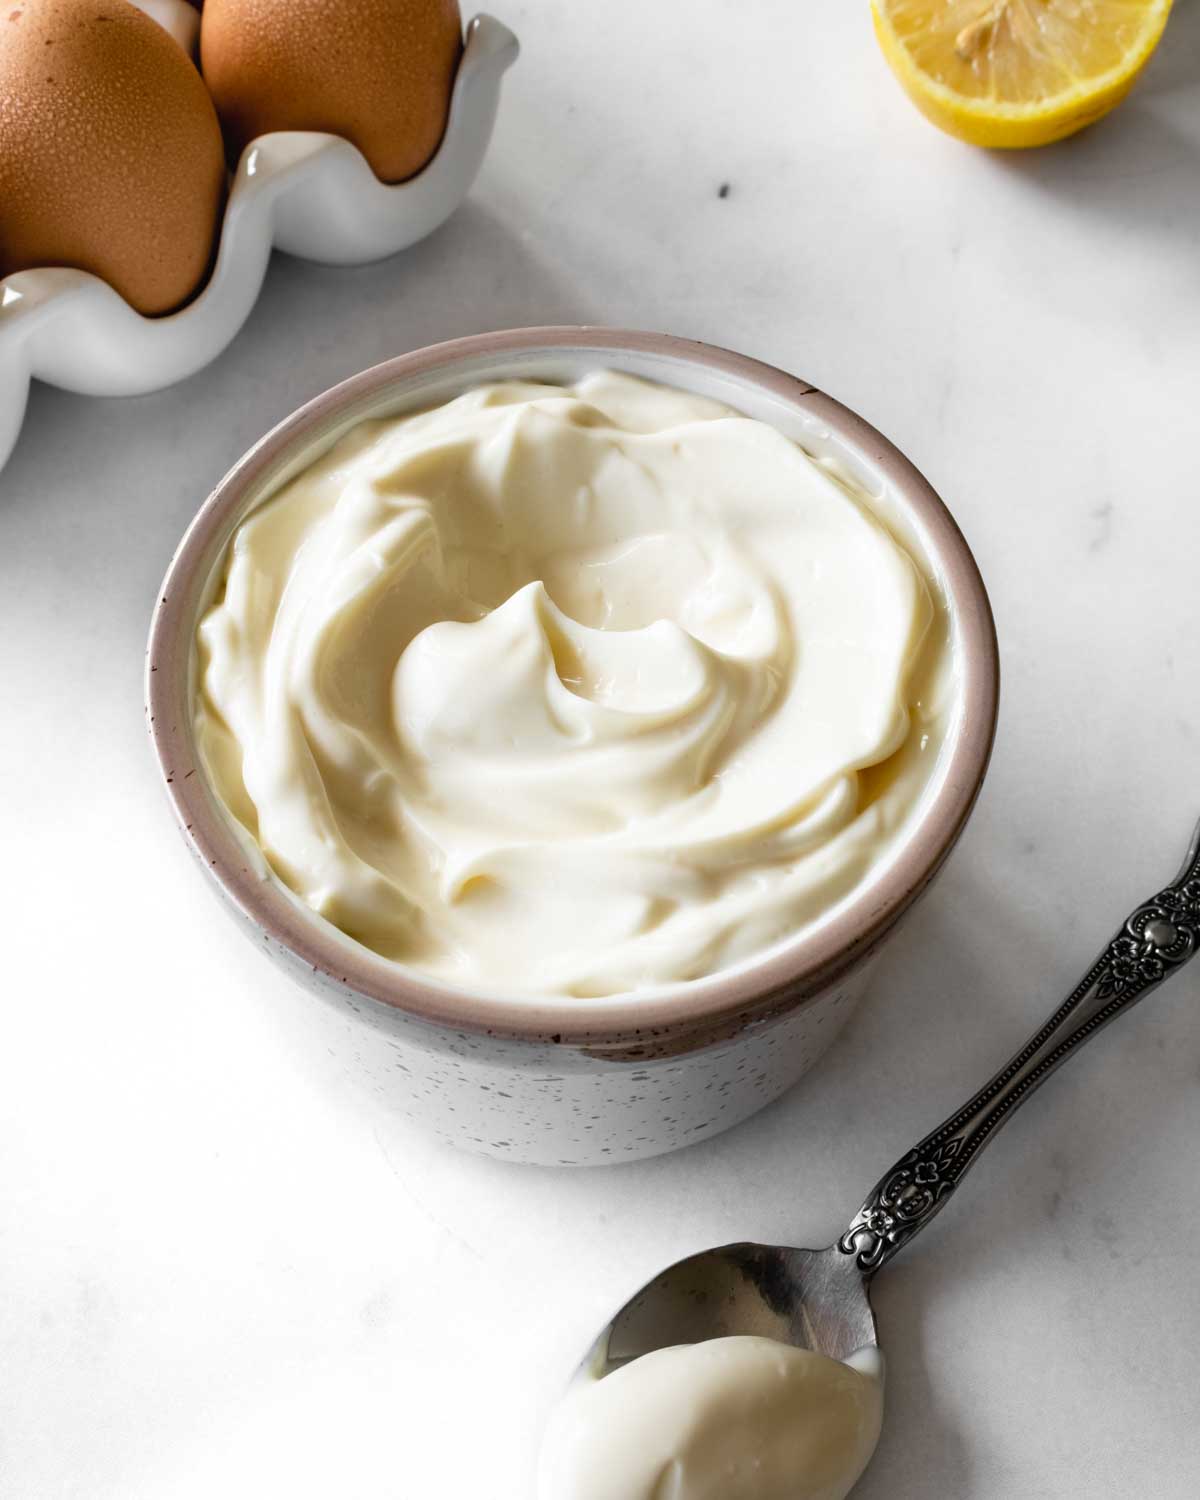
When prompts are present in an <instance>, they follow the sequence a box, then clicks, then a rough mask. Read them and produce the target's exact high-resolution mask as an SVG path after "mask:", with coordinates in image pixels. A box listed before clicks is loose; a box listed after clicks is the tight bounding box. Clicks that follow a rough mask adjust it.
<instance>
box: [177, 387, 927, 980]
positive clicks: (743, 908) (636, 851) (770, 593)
mask: <svg viewBox="0 0 1200 1500" xmlns="http://www.w3.org/2000/svg"><path fill="white" fill-rule="evenodd" d="M949 642H950V629H949V622H948V620H947V618H946V614H945V610H944V606H943V604H942V602H941V600H940V597H939V595H938V594H937V591H936V590H935V589H934V588H932V586H931V584H930V581H929V580H928V578H927V577H926V576H925V575H924V573H923V572H922V570H921V568H920V567H918V566H917V565H916V564H915V563H914V561H913V558H912V557H911V556H910V555H909V552H908V551H906V549H905V548H904V547H902V546H901V545H900V543H899V542H898V541H897V540H896V539H895V537H894V536H893V535H892V534H891V533H890V532H889V531H888V530H887V529H886V527H885V526H884V525H883V524H882V522H881V521H880V520H879V518H878V517H877V516H876V515H875V514H874V513H873V512H872V510H871V508H870V505H869V503H868V501H867V499H866V497H865V496H863V495H861V494H858V493H857V492H854V491H853V490H852V489H851V487H850V486H849V485H848V484H847V483H845V482H844V481H842V480H839V478H838V477H837V476H835V475H834V474H832V473H831V472H829V471H828V470H827V469H826V468H824V467H822V466H821V465H819V464H817V463H816V462H814V461H813V460H812V459H810V458H809V457H808V456H807V455H806V454H805V453H804V452H803V451H802V450H801V449H800V448H799V447H798V446H797V445H796V444H795V443H793V442H791V441H790V440H789V439H787V438H785V437H783V436H782V435H781V434H780V433H779V432H777V431H776V430H775V429H773V428H772V427H769V426H767V425H765V424H764V423H761V422H757V421H752V420H749V419H747V418H745V417H741V416H739V415H737V414H736V413H734V412H732V411H730V410H729V409H727V408H725V407H723V406H720V405H718V404H716V403H714V402H712V401H708V400H704V399H702V398H699V397H696V396H693V395H689V394H686V393H683V392H679V391H674V390H668V389H665V388H662V387H658V386H653V385H649V384H646V383H644V382H642V381H638V380H634V379H632V378H629V377H626V376H622V375H617V374H612V373H598V374H596V375H593V376H590V377H588V378H587V379H585V380H582V381H580V382H579V383H578V384H577V385H576V386H573V387H569V388H560V387H552V386H544V385H530V384H524V383H518V382H510V383H504V384H498V385H489V386H483V387H481V388H479V389H476V390H473V391H471V392H469V393H468V394H466V395H464V396H462V397H460V398H459V399H457V400H455V401H452V402H450V403H448V404H447V405H445V406H442V407H439V408H437V409H436V410H433V411H429V412H426V413H422V414H419V415H415V416H406V417H398V418H392V419H386V420H379V421H371V422H365V423H362V424H361V425H359V426H358V427H356V428H355V429H354V430H353V431H352V432H350V433H349V434H348V435H347V436H345V437H344V438H343V439H342V440H341V441H340V442H338V443H337V445H336V446H335V447H334V448H333V449H332V450H331V451H330V452H329V453H327V454H326V455H325V456H324V457H322V458H321V459H320V460H319V461H318V462H316V463H315V464H314V465H313V466H312V467H311V468H310V469H308V470H307V471H306V472H305V473H303V474H301V475H300V476H299V477H297V478H295V479H293V480H292V481H291V482H290V483H289V484H288V485H287V486H286V487H285V488H284V489H283V490H282V491H281V492H280V493H279V494H277V495H276V496H275V497H273V498H272V499H270V500H269V501H268V502H267V503H265V504H264V505H262V506H261V507H260V508H259V509H258V510H257V511H256V512H255V513H254V514H252V515H251V516H250V517H249V518H248V519H247V520H246V521H245V522H244V523H243V524H242V526H241V527H240V528H239V530H238V532H237V534H236V536H235V538H234V541H233V543H232V545H231V548H230V552H229V555H228V559H227V563H226V568H225V573H224V577H223V581H222V582H221V584H220V586H219V589H218V592H217V597H216V600H215V602H214V604H213V607H212V609H211V610H210V612H209V613H208V614H207V616H206V618H205V619H204V620H203V622H202V624H201V627H200V631H199V645H200V663H201V673H200V691H199V694H198V700H197V704H196V727H197V733H198V739H199V743H200V746H201V751H202V756H203V760H204V763H205V765H206V767H207V769H208V772H209V775H210V776H211V778H212V781H213V783H214V785H215V787H216V789H217V791H218V793H219V795H220V797H221V799H222V800H223V802H224V804H225V806H226V807H227V809H228V810H229V812H230V813H231V814H232V816H233V817H234V818H235V819H236V820H237V821H238V822H240V823H241V824H242V825H243V826H244V828H245V829H246V830H247V831H248V832H249V834H250V835H251V836H252V837H253V838H254V839H255V840H256V841H257V843H258V844H259V846H260V847H261V849H262V850H263V852H264V853H265V855H266V858H267V860H268V861H269V863H270V865H271V867H272V869H273V870H274V871H275V873H276V875H277V876H278V877H279V878H280V879H281V880H282V881H283V882H285V883H286V885H288V886H289V887H290V888H291V889H292V891H294V892H295V893H296V894H297V895H298V896H299V897H300V898H301V899H302V900H303V901H304V902H306V903H307V904H308V905H309V906H310V907H311V908H312V909H313V910H314V911H316V912H319V913H321V914H322V915H323V916H324V917H326V918H328V920H329V921H331V922H333V923H335V924H336V925H337V926H338V927H340V928H342V929H343V930H344V931H345V932H346V933H348V934H350V935H351V936H352V937H354V938H357V939H358V940H359V941H361V942H362V943H364V944H366V945H367V946H369V947H370V948H373V949H374V950H376V951H377V952H378V953H380V954H383V955H384V956H386V957H388V958H390V959H394V960H396V961H397V962H399V963H401V964H404V965H411V966H412V967H414V968H416V969H419V970H423V971H425V972H426V973H428V974H431V975H434V976H437V977H438V978H440V979H442V980H444V981H447V982H451V983H455V984H460V985H463V986H466V987H469V988H486V989H489V990H508V991H522V992H526V993H531V994H539V993H540V994H560V995H606V994H613V993H619V992H623V991H628V990H634V989H638V988H643V987H647V986H652V985H655V984H659V983H664V982H669V981H674V980H681V979H690V978H695V977H698V976H701V975H705V974H708V973H711V972H713V971H716V970H719V969H722V968H725V967H727V966H729V965H731V964H733V963H736V962H738V961H739V960H740V959H742V958H745V957H746V956H748V955H751V954H754V953H757V952H759V951H760V950H762V949H764V948H766V947H768V946H769V945H771V944H773V943H775V942H777V941H779V940H780V939H782V938H784V937H786V936H788V935H790V934H792V933H794V932H796V931H797V930H798V929H801V928H803V927H804V926H805V925H806V924H808V923H811V922H813V921H814V920H816V919H818V918H820V917H821V916H822V915H824V914H825V913H827V912H828V911H829V910H830V908H831V907H832V906H834V905H835V904H836V903H837V902H838V900H839V899H841V898H842V897H843V896H845V895H846V894H847V893H848V892H849V891H850V890H852V889H853V888H854V887H855V886H856V885H857V884H858V883H859V882H860V881H861V880H862V879H863V878H864V877H865V876H867V875H868V874H869V873H870V872H871V871H872V870H873V869H874V868H876V867H877V866H878V864H879V863H880V862H881V861H882V860H883V859H884V858H886V856H887V854H888V853H889V851H890V850H891V849H892V848H893V847H894V844H895V841H896V840H897V838H898V837H899V836H900V834H901V833H902V831H903V829H904V827H905V826H906V822H907V821H908V819H909V817H910V815H911V814H912V812H913V809H914V807H915V805H916V803H917V802H918V800H919V799H920V796H921V793H922V792H923V790H924V789H925V787H926V785H927V784H928V781H929V778H930V775H931V771H932V767H933V764H934V761H935V759H936V755H937V752H938V749H939V747H940V745H941V742H942V740H943V738H944V735H945V732H946V728H947V723H948V717H949V705H950V702H951V699H952V696H953V694H952V692H951V688H950V684H951V678H952V672H951V671H950V645H949Z"/></svg>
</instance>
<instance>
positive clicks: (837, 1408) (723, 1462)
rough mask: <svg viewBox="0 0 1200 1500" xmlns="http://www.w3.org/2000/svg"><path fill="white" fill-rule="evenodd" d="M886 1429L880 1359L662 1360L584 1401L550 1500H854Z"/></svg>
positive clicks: (783, 1347)
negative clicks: (846, 1499)
mask: <svg viewBox="0 0 1200 1500" xmlns="http://www.w3.org/2000/svg"><path fill="white" fill-rule="evenodd" d="M882 1419H883V1365H882V1361H881V1359H880V1357H879V1352H878V1350H876V1349H869V1350H863V1351H861V1352H860V1353H859V1354H857V1355H854V1356H852V1359H851V1361H850V1362H849V1363H845V1364H843V1363H842V1362H841V1361H840V1360H836V1359H828V1358H826V1356H825V1355H823V1354H815V1353H814V1352H813V1351H812V1350H811V1349H795V1348H792V1347H791V1346H790V1345H788V1344H778V1343H776V1342H775V1341H774V1340H773V1339H765V1338H722V1339H712V1340H711V1341H709V1342H707V1343H702V1344H681V1345H679V1346H677V1347H675V1348H671V1349H659V1350H657V1351H656V1352H655V1353H653V1354H644V1355H643V1356H642V1357H641V1358H640V1359H635V1360H633V1361H632V1363H630V1364H628V1365H624V1366H622V1368H621V1369H619V1370H616V1371H614V1372H613V1374H611V1375H608V1376H606V1377H605V1378H604V1379H603V1380H600V1381H591V1382H587V1383H584V1384H582V1385H577V1386H575V1387H574V1388H572V1390H571V1391H570V1392H569V1393H568V1395H567V1397H566V1399H565V1400H564V1401H563V1402H562V1404H561V1405H560V1406H559V1407H558V1409H557V1411H556V1412H555V1413H554V1415H553V1416H552V1418H551V1421H550V1425H549V1427H548V1428H547V1431H546V1438H545V1442H544V1444H543V1447H542V1455H541V1463H540V1466H539V1471H538V1500H842V1497H843V1496H844V1495H846V1494H847V1493H848V1492H849V1490H850V1489H851V1487H852V1486H853V1485H854V1483H855V1482H856V1480H857V1479H858V1477H859V1475H860V1474H861V1473H862V1471H863V1470H864V1469H865V1468H866V1466H867V1464H868V1462H869V1461H870V1458H871V1454H872V1453H873V1452H874V1451H875V1444H876V1442H877V1441H878V1438H879V1427H880V1423H881V1421H882Z"/></svg>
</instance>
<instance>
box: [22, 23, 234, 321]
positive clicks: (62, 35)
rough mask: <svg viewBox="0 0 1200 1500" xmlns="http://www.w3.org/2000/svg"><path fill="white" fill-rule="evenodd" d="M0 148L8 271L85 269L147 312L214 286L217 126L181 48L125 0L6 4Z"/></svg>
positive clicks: (220, 161) (220, 167) (220, 188)
mask: <svg viewBox="0 0 1200 1500" xmlns="http://www.w3.org/2000/svg"><path fill="white" fill-rule="evenodd" d="M0 143H2V149H0V276H7V275H8V274H9V273H10V272H12V271H17V270H26V269H28V268H30V267H33V266H76V267H79V268H80V269H81V270H84V271H91V272H93V273H94V274H95V275H97V276H100V277H103V278H104V280H105V281H107V282H109V283H110V284H111V285H112V286H113V287H115V288H116V290H117V291H118V292H119V293H120V294H121V295H122V296H123V297H124V298H126V300H127V301H128V302H130V303H131V304H132V306H133V307H135V308H136V309H137V310H138V311H139V312H142V313H161V312H167V311H169V310H170V309H172V308H174V307H177V306H179V304H180V303H182V302H185V301H186V300H187V299H188V298H189V297H190V296H191V295H192V293H193V292H195V291H196V289H197V288H198V286H199V285H200V283H201V282H202V281H203V280H204V277H205V276H206V274H207V271H208V266H209V262H210V260H211V258H212V253H213V245H214V240H215V237H216V230H217V223H218V219H219V216H220V212H221V206H222V202H223V199H224V194H225V163H224V154H223V151H222V145H221V131H220V126H219V124H218V121H217V117H216V112H215V111H214V109H213V105H212V101H211V99H210V98H209V97H208V93H207V91H206V90H205V87H204V84H203V81H202V80H201V78H200V75H199V73H197V71H196V69H195V67H194V65H193V64H192V63H191V61H190V60H189V59H188V57H187V56H186V55H185V54H184V52H183V51H182V50H181V49H180V47H179V45H178V43H177V42H175V41H173V40H172V38H171V37H170V36H168V34H167V33H166V32H165V31H164V30H163V29H162V27H161V26H159V25H158V24H157V22H155V21H152V20H151V19H150V18H149V17H148V16H146V15H143V14H142V12H141V11H140V10H137V9H136V8H135V7H134V6H132V5H130V4H128V3H127V0H7V8H6V9H4V10H0Z"/></svg>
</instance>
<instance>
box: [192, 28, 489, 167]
mask: <svg viewBox="0 0 1200 1500" xmlns="http://www.w3.org/2000/svg"><path fill="white" fill-rule="evenodd" d="M461 53H462V18H461V16H460V14H459V9H458V4H457V0H337V3H331V0H207V3H206V4H205V6H204V10H203V13H202V19H201V25H200V66H201V70H202V72H203V74H204V80H205V82H206V83H207V84H208V87H209V90H210V92H211V94H212V96H213V99H214V101H215V102H216V106H217V113H218V114H219V115H220V117H221V125H222V128H223V129H224V131H225V139H226V144H227V146H228V148H229V152H230V156H231V159H234V160H236V158H237V156H238V155H239V154H240V153H241V151H242V149H243V148H244V147H245V145H246V143H247V142H248V141H251V140H253V139H254V137H255V136H258V135H263V134H265V133H266V132H267V131H270V130H323V131H328V132H329V133H330V134H332V135H340V136H344V137H345V138H346V139H347V140H349V141H351V142H353V144H354V145H356V146H357V147H358V149H359V150H360V151H361V152H362V154H363V155H364V156H365V157H366V159H367V161H368V162H370V164H371V168H372V170H373V171H374V172H375V174H376V176H377V177H379V178H381V179H382V180H383V181H384V182H400V181H403V179H404V178H406V177H411V176H413V175H414V174H415V173H416V172H419V171H420V170H421V168H422V167H423V166H424V165H425V163H426V162H427V161H428V160H429V158H430V157H431V156H432V155H433V154H434V152H435V151H436V150H437V148H438V144H439V142H440V141H441V138H442V134H443V132H444V131H445V128H446V116H447V113H448V111H449V107H450V92H451V89H452V87H453V84H454V75H455V71H456V70H457V68H458V60H459V57H460V55H461Z"/></svg>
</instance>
